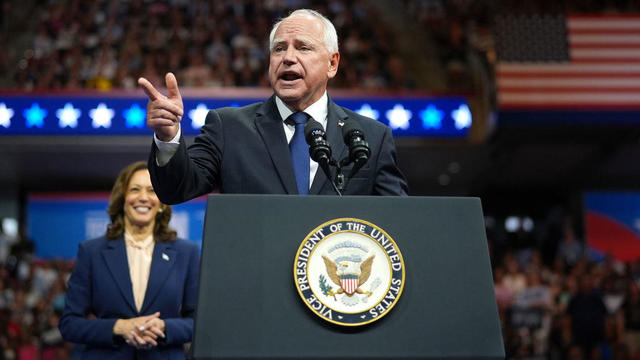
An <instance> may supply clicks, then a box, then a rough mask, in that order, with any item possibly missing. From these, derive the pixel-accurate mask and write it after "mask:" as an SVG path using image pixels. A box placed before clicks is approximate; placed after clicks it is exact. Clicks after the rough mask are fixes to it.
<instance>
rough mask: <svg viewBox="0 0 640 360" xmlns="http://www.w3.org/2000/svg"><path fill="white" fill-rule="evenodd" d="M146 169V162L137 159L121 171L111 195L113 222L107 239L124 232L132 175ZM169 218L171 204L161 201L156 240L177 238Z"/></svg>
mask: <svg viewBox="0 0 640 360" xmlns="http://www.w3.org/2000/svg"><path fill="white" fill-rule="evenodd" d="M146 169H147V163H146V162H144V161H137V162H134V163H133V164H130V165H128V166H127V167H125V168H124V169H122V171H120V174H119V175H118V178H117V179H116V182H115V183H114V184H113V189H111V196H110V197H109V207H108V208H107V214H109V217H110V218H111V223H110V224H109V226H108V227H107V234H106V236H107V239H110V240H115V239H117V238H119V237H121V236H122V235H123V234H124V200H125V197H126V195H127V189H128V187H129V181H131V177H132V176H133V174H134V173H135V172H136V171H138V170H146ZM169 220H171V206H170V205H165V204H162V203H161V204H160V211H158V213H157V214H156V222H155V225H154V227H153V237H154V240H155V241H161V242H171V241H175V240H176V237H177V234H176V231H175V230H173V229H171V228H170V227H169Z"/></svg>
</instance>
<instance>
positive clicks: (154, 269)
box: [140, 242, 176, 314]
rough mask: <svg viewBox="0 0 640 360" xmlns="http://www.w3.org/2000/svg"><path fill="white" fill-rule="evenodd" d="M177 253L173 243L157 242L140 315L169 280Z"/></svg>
mask: <svg viewBox="0 0 640 360" xmlns="http://www.w3.org/2000/svg"><path fill="white" fill-rule="evenodd" d="M175 261H176V251H175V250H174V249H173V246H172V244H171V243H165V242H156V243H155V245H154V246H153V256H152V258H151V270H150V271H149V282H148V283H147V291H146V292H145V294H144V301H143V302H142V307H141V308H140V313H141V314H144V313H145V312H146V311H147V308H148V307H149V305H151V303H152V302H153V299H155V297H156V296H157V295H158V293H159V291H160V289H161V288H162V286H163V285H164V283H165V282H166V281H167V279H168V278H169V272H170V271H171V268H172V267H173V264H175Z"/></svg>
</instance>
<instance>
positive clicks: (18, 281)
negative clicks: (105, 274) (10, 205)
mask: <svg viewBox="0 0 640 360" xmlns="http://www.w3.org/2000/svg"><path fill="white" fill-rule="evenodd" d="M34 251H35V248H34V245H33V242H32V241H30V240H29V239H28V238H26V237H25V236H24V235H19V236H17V237H10V236H7V235H5V234H3V233H2V232H1V231H0V360H14V359H16V360H63V359H69V358H70V354H71V348H72V346H71V344H68V343H65V342H64V341H63V339H62V335H61V334H60V331H59V330H58V319H59V317H60V315H61V314H62V310H63V309H64V296H65V289H66V281H67V279H68V277H69V275H70V274H71V271H72V269H73V262H71V261H63V260H49V261H44V260H38V259H36V258H35V257H34Z"/></svg>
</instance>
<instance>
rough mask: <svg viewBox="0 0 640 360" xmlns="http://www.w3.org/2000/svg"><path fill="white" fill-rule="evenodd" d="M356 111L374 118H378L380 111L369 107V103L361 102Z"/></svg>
mask: <svg viewBox="0 0 640 360" xmlns="http://www.w3.org/2000/svg"><path fill="white" fill-rule="evenodd" d="M356 112H357V113H358V114H360V115H362V116H366V117H369V118H372V119H374V120H378V117H380V112H378V110H375V109H373V108H371V105H369V104H362V106H361V107H360V109H358V110H356Z"/></svg>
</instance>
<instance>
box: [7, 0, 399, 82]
mask: <svg viewBox="0 0 640 360" xmlns="http://www.w3.org/2000/svg"><path fill="white" fill-rule="evenodd" d="M299 7H309V8H313V9H316V10H318V11H320V12H321V13H323V14H325V15H326V16H327V17H328V18H329V19H330V20H331V21H332V22H333V24H334V26H335V27H336V30H337V32H338V36H339V41H340V52H341V64H340V71H339V72H338V76H337V77H336V78H335V79H334V80H333V82H332V86H333V87H338V88H350V89H387V88H394V87H398V86H401V84H404V83H405V81H404V73H403V70H402V64H401V63H400V62H399V59H398V58H397V57H395V56H392V54H393V53H394V48H393V46H394V40H393V35H392V33H391V32H390V31H389V29H388V28H387V27H385V26H384V24H383V23H381V22H380V18H379V16H378V15H377V14H376V12H375V10H374V9H373V7H372V6H371V5H370V4H369V3H368V2H367V1H361V0H332V1H312V0H270V1H257V0H219V1H205V0H194V1H190V0H172V1H166V2H165V1H153V0H130V1H107V0H93V1H80V0H71V1H59V0H50V1H46V2H44V4H43V6H42V7H40V8H39V9H38V11H37V13H36V14H34V16H35V17H37V18H38V19H39V21H38V23H37V26H36V28H35V29H33V40H32V44H31V45H30V46H29V49H28V50H27V51H26V52H25V54H24V58H22V59H21V60H19V62H18V69H19V70H18V71H17V72H16V74H15V77H14V79H13V83H14V84H15V87H16V88H19V89H26V90H31V89H48V90H51V89H85V88H91V89H102V90H107V89H114V88H121V89H130V88H134V87H136V86H137V83H136V79H137V78H138V77H140V76H144V77H146V78H147V79H149V80H150V81H151V82H152V83H153V84H154V85H159V84H161V82H162V79H163V75H164V74H165V73H166V72H167V71H172V72H174V73H176V75H177V77H178V81H179V84H180V86H184V87H222V86H224V87H229V86H242V87H255V86H265V87H268V86H269V84H268V80H267V78H266V72H267V67H268V64H269V52H268V36H269V32H270V30H271V26H272V24H273V23H274V22H275V21H276V20H278V19H279V18H281V17H283V16H285V15H287V14H288V13H289V12H290V11H291V10H292V9H295V8H299Z"/></svg>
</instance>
